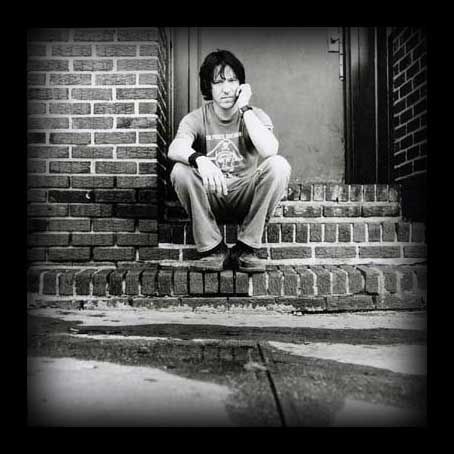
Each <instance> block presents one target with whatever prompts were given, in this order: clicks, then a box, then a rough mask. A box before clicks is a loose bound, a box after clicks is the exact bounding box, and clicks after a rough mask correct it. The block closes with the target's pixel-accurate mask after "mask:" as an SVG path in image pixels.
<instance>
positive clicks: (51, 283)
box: [43, 271, 58, 295]
mask: <svg viewBox="0 0 454 454" xmlns="http://www.w3.org/2000/svg"><path fill="white" fill-rule="evenodd" d="M57 274H58V271H47V272H45V273H44V276H43V294H44V295H56V294H57Z"/></svg>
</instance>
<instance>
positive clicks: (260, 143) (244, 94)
mask: <svg viewBox="0 0 454 454" xmlns="http://www.w3.org/2000/svg"><path fill="white" fill-rule="evenodd" d="M239 89H240V90H241V92H240V95H239V97H238V100H237V106H238V108H240V107H243V106H245V105H247V104H249V100H250V99H251V96H252V90H251V87H250V85H249V84H243V85H241V86H240V87H239ZM243 119H244V124H245V125H246V128H247V131H248V133H249V137H250V138H251V141H252V143H253V144H254V146H255V148H256V150H257V151H258V153H259V155H260V156H261V157H262V158H264V159H265V158H269V157H270V156H274V155H275V154H277V152H278V150H279V141H278V140H277V139H276V137H275V135H274V134H273V133H272V131H270V130H269V129H268V128H267V127H266V126H265V125H264V124H263V123H262V122H261V121H260V119H259V118H258V117H257V115H256V114H255V112H254V111H253V110H247V111H246V112H245V113H244V114H243Z"/></svg>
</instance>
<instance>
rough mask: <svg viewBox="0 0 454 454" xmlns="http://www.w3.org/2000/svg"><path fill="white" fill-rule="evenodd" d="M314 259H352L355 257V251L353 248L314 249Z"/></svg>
mask: <svg viewBox="0 0 454 454" xmlns="http://www.w3.org/2000/svg"><path fill="white" fill-rule="evenodd" d="M315 257H316V258H354V257H356V249H355V247H354V246H351V247H350V246H346V247H339V246H326V247H316V248H315Z"/></svg>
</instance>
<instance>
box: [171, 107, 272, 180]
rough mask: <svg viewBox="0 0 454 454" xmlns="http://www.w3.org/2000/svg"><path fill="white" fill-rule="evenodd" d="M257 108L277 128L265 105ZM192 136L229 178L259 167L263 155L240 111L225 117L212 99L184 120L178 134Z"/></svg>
mask: <svg viewBox="0 0 454 454" xmlns="http://www.w3.org/2000/svg"><path fill="white" fill-rule="evenodd" d="M253 111H254V113H255V114H256V115H257V117H258V118H259V119H260V121H261V122H262V123H263V125H264V126H265V127H267V128H268V129H270V130H272V129H273V124H272V122H271V119H270V117H269V116H268V115H267V114H266V113H265V112H264V111H263V110H262V109H259V108H258V107H253ZM188 137H189V138H191V140H192V148H194V150H196V151H198V152H199V153H203V154H204V155H206V156H207V157H208V158H209V159H211V161H212V162H213V163H214V164H215V165H217V166H218V167H219V168H220V169H221V170H222V172H223V173H224V174H225V176H226V177H227V178H229V177H233V176H234V177H240V178H243V177H247V176H248V175H250V174H252V173H253V172H254V171H255V169H256V168H257V162H258V158H259V155H258V152H257V150H256V149H255V147H254V144H253V143H252V141H251V139H250V137H249V134H248V132H247V128H246V126H245V125H244V120H243V118H242V116H241V114H240V113H239V112H236V113H235V114H234V116H233V117H232V118H231V119H230V120H228V121H224V120H221V119H220V118H219V117H218V116H217V115H216V113H215V111H214V107H213V101H209V102H207V103H205V104H204V105H203V106H202V107H200V108H198V109H196V110H194V111H192V112H190V113H189V114H187V115H186V116H185V117H183V119H182V120H181V122H180V126H179V127H178V132H177V134H176V136H175V138H176V139H180V138H188Z"/></svg>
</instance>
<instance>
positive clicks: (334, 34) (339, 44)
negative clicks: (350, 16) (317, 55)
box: [328, 27, 344, 80]
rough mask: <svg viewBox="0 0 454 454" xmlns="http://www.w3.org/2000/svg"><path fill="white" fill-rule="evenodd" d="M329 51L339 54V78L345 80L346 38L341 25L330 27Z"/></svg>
mask: <svg viewBox="0 0 454 454" xmlns="http://www.w3.org/2000/svg"><path fill="white" fill-rule="evenodd" d="M328 52H337V53H338V54H339V79H340V80H344V40H343V33H342V28H341V27H336V28H329V29H328Z"/></svg>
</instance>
